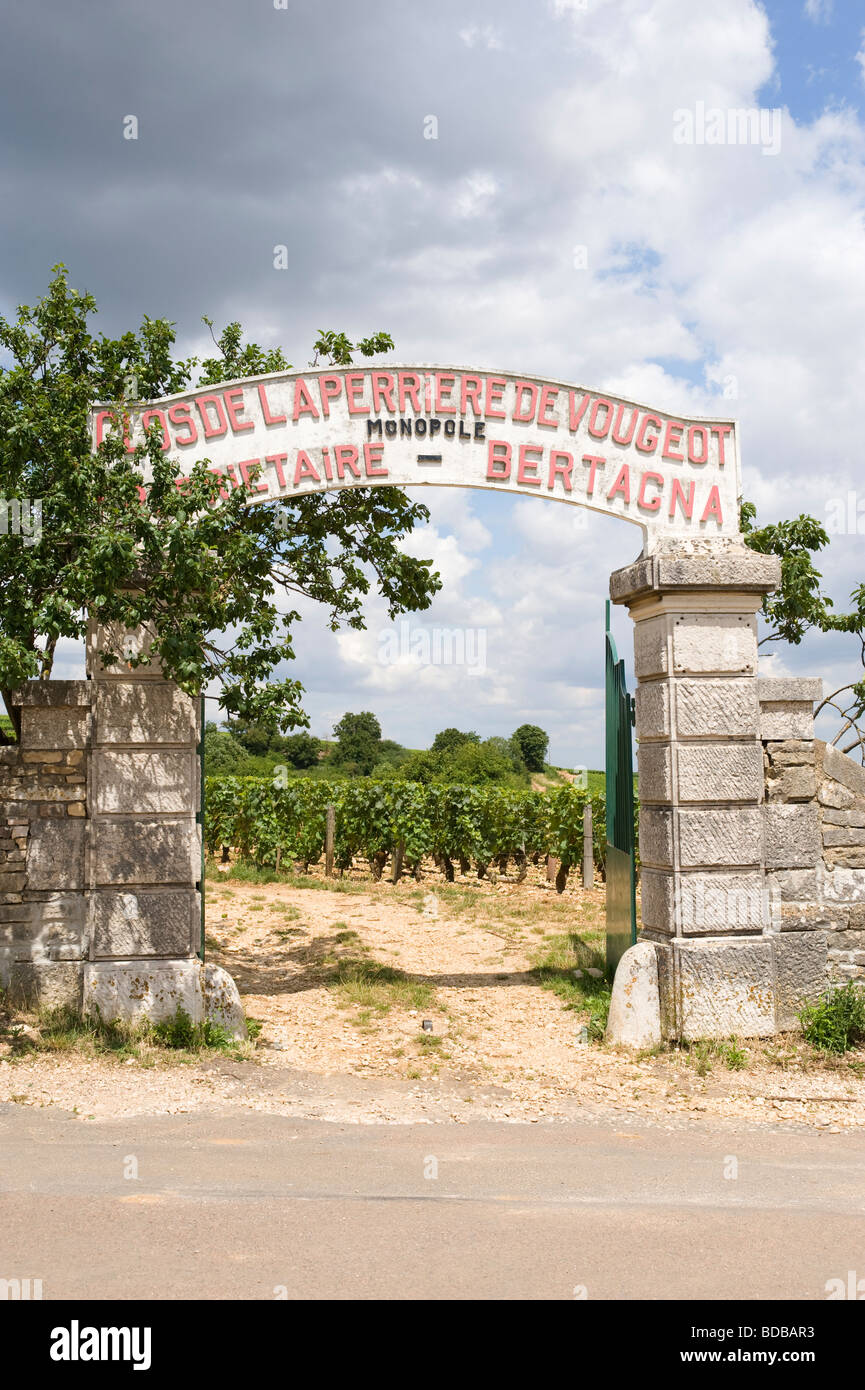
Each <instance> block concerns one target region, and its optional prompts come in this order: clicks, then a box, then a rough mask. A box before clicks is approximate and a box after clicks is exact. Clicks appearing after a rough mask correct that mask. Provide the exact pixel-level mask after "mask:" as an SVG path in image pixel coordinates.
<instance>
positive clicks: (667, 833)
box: [640, 806, 673, 868]
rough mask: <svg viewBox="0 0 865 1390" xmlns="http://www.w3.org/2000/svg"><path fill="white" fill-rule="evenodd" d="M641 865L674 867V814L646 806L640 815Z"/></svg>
mask: <svg viewBox="0 0 865 1390" xmlns="http://www.w3.org/2000/svg"><path fill="white" fill-rule="evenodd" d="M640 864H641V865H649V864H655V865H658V866H659V867H661V868H672V867H673V812H672V811H666V810H659V809H658V808H656V807H649V806H646V807H644V808H643V811H642V814H641V815H640Z"/></svg>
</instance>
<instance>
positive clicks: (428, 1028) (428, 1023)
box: [421, 1018, 433, 1033]
mask: <svg viewBox="0 0 865 1390" xmlns="http://www.w3.org/2000/svg"><path fill="white" fill-rule="evenodd" d="M421 1028H422V1029H423V1030H424V1032H425V1033H431V1032H432V1030H433V1029H432V1019H431V1018H425V1019H424V1021H423V1023H422V1024H421Z"/></svg>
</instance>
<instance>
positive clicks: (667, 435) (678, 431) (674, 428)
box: [663, 420, 685, 463]
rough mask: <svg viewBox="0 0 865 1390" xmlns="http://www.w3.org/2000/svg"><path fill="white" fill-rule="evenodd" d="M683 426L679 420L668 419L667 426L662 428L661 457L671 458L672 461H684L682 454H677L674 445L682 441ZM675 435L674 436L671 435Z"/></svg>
mask: <svg viewBox="0 0 865 1390" xmlns="http://www.w3.org/2000/svg"><path fill="white" fill-rule="evenodd" d="M684 428H685V426H684V425H683V424H682V423H681V422H680V421H679V420H668V421H667V428H666V429H665V430H664V447H663V457H664V458H665V459H672V460H673V462H674V463H684V462H685V456H684V454H677V453H676V452H675V449H674V447H673V446H674V445H676V446H678V445H679V444H681V442H682V433H683V431H684ZM674 435H675V438H674V437H673V436H674Z"/></svg>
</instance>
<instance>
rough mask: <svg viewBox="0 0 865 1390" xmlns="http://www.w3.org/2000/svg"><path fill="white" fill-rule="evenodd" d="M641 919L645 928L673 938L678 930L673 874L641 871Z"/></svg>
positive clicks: (656, 870) (647, 869) (655, 870)
mask: <svg viewBox="0 0 865 1390" xmlns="http://www.w3.org/2000/svg"><path fill="white" fill-rule="evenodd" d="M640 917H641V920H642V924H643V926H644V927H645V928H647V929H649V930H651V931H656V932H661V933H663V934H664V935H666V936H671V935H672V934H673V933H674V932H675V930H676V904H675V892H674V878H673V874H672V873H664V872H662V871H661V870H658V869H650V868H643V869H641V870H640Z"/></svg>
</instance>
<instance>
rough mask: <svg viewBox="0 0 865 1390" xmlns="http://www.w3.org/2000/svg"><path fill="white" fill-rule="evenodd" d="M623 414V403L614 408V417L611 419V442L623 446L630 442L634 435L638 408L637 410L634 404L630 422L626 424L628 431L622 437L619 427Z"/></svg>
mask: <svg viewBox="0 0 865 1390" xmlns="http://www.w3.org/2000/svg"><path fill="white" fill-rule="evenodd" d="M624 414H625V407H624V406H623V405H620V406H618V407H617V408H616V418H615V420H614V421H613V443H614V444H621V445H622V447H623V448H624V447H625V446H626V445H628V444H630V442H631V440H632V439H633V437H634V430H635V429H636V425H637V418H638V416H639V414H640V412H639V410H637V408H636V406H635V407H634V408H633V409H632V410H631V423H630V425H629V426H628V433H627V434H626V435H625V437H624V439H623V438H622V435H621V427H622V419H623V417H624Z"/></svg>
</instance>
